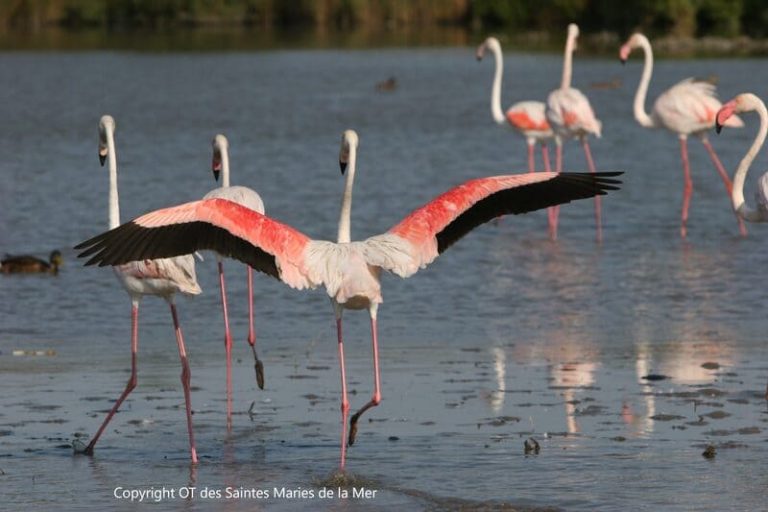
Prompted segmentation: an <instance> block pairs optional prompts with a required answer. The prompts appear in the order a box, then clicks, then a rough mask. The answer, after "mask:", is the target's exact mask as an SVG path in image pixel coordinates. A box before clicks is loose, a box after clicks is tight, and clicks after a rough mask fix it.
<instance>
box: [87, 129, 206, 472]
mask: <svg viewBox="0 0 768 512" xmlns="http://www.w3.org/2000/svg"><path fill="white" fill-rule="evenodd" d="M114 135H115V120H114V119H113V118H112V116H109V115H105V116H102V118H101V120H100V121H99V159H100V161H101V165H104V161H105V160H106V159H109V227H110V229H113V228H115V227H117V226H119V225H120V206H119V202H118V195H117V155H116V153H115V137H114ZM191 252H192V251H190V253H179V254H184V255H174V257H170V258H161V259H148V258H133V259H129V260H125V261H122V262H120V264H117V265H115V266H114V271H115V275H116V276H117V278H118V279H119V280H120V283H121V284H122V285H123V287H124V288H125V290H126V291H127V292H128V295H129V296H130V298H131V376H130V378H129V379H128V383H127V384H126V386H125V390H124V391H123V393H122V394H121V395H120V397H119V398H118V399H117V401H116V402H115V405H114V406H113V407H112V409H111V410H110V411H109V413H108V414H107V417H106V418H105V419H104V422H103V423H102V424H101V427H100V428H99V430H98V431H97V432H96V435H95V436H93V439H92V440H91V442H90V443H89V444H88V446H87V447H85V448H84V449H82V450H79V451H82V452H83V453H86V454H88V455H91V454H93V449H94V446H95V445H96V442H97V441H98V440H99V437H101V434H102V433H103V432H104V429H105V428H106V427H107V424H108V423H109V421H110V420H111V419H112V416H114V414H115V413H116V412H117V410H118V409H119V408H120V405H121V404H122V403H123V401H124V400H125V399H126V397H127V396H128V395H129V394H130V393H131V391H133V389H134V388H135V387H136V384H137V381H138V379H137V367H136V364H137V353H138V346H139V335H138V321H139V302H140V301H141V298H142V297H143V296H144V295H157V296H159V297H162V298H164V299H165V300H166V301H167V302H168V305H169V306H170V308H171V316H172V317H173V326H174V330H175V333H176V343H177V344H178V348H179V357H180V358H181V366H182V372H181V383H182V386H183V387H184V401H185V404H186V412H187V429H188V431H189V451H190V456H191V458H192V462H193V463H196V462H197V450H196V448H195V437H194V432H193V430H192V405H191V398H190V378H191V372H190V369H189V362H188V361H187V353H186V348H185V346H184V337H183V335H182V332H181V325H180V324H179V318H178V314H177V311H176V305H175V303H174V295H175V294H176V292H180V293H183V294H185V295H198V294H200V293H201V292H202V290H201V289H200V285H199V284H198V283H197V277H196V275H195V261H194V259H193V257H192V255H191Z"/></svg>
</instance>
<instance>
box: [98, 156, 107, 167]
mask: <svg viewBox="0 0 768 512" xmlns="http://www.w3.org/2000/svg"><path fill="white" fill-rule="evenodd" d="M106 159H107V155H102V154H101V153H99V163H100V164H101V166H102V167H104V161H106Z"/></svg>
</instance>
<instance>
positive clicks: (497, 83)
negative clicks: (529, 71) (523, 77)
mask: <svg viewBox="0 0 768 512" xmlns="http://www.w3.org/2000/svg"><path fill="white" fill-rule="evenodd" d="M490 49H491V51H492V52H493V60H494V61H495V62H496V70H495V71H494V73H493V87H492V88H491V114H492V115H493V120H494V121H496V123H497V124H504V123H505V122H506V118H505V117H504V112H503V111H502V110H501V75H502V74H503V73H504V59H503V57H502V55H501V48H496V47H495V46H491V47H490Z"/></svg>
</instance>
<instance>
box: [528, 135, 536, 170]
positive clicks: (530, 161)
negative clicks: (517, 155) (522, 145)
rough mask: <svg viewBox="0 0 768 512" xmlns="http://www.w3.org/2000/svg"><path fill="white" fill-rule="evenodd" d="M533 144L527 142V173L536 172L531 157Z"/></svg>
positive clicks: (530, 141) (534, 162)
mask: <svg viewBox="0 0 768 512" xmlns="http://www.w3.org/2000/svg"><path fill="white" fill-rule="evenodd" d="M535 144H536V143H535V142H534V141H533V140H529V141H528V172H536V161H535V160H534V156H533V150H534V145H535Z"/></svg>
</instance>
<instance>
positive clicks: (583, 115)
mask: <svg viewBox="0 0 768 512" xmlns="http://www.w3.org/2000/svg"><path fill="white" fill-rule="evenodd" d="M578 37H579V27H578V26H576V25H575V24H574V23H571V24H570V25H568V35H567V38H566V40H565V53H564V55H563V77H562V80H561V81H560V88H559V89H555V90H554V91H552V92H551V93H549V96H548V97H547V109H546V115H547V120H548V121H549V124H550V126H551V127H552V130H553V131H554V132H555V170H556V171H557V172H560V171H561V170H562V168H563V145H562V142H563V140H568V139H578V140H579V141H580V142H581V146H582V148H583V149H584V156H585V157H586V159H587V167H588V168H589V172H595V162H594V160H593V158H592V151H591V149H590V147H589V141H588V140H587V137H588V136H589V135H594V136H595V137H598V138H599V137H600V135H601V132H602V123H601V122H600V121H599V120H598V119H597V117H596V116H595V112H594V110H592V105H590V103H589V100H588V99H587V97H586V96H584V94H583V93H582V92H581V91H579V90H578V89H576V88H574V87H571V75H572V66H573V52H574V51H575V50H576V40H577V39H578ZM558 214H559V209H558V208H554V209H553V210H552V213H551V221H550V227H551V233H550V235H551V237H552V238H553V239H556V238H557V220H558ZM595 225H596V226H597V240H598V241H601V240H602V238H603V228H602V216H601V213H600V196H595Z"/></svg>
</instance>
